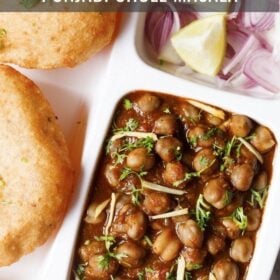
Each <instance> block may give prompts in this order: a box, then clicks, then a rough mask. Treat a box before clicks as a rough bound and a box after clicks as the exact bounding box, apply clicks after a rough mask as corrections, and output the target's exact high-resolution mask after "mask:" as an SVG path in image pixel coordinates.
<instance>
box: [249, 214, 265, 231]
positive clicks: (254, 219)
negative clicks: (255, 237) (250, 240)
mask: <svg viewBox="0 0 280 280" xmlns="http://www.w3.org/2000/svg"><path fill="white" fill-rule="evenodd" d="M246 215H247V219H248V224H247V229H246V230H248V231H255V230H257V229H258V228H259V226H260V224H261V218H262V213H261V210H260V209H250V210H249V211H247V213H246Z"/></svg>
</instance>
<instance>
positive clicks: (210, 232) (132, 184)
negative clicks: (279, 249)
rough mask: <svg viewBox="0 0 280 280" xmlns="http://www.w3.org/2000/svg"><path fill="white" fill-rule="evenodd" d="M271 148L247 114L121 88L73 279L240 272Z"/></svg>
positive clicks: (228, 277) (224, 276)
mask: <svg viewBox="0 0 280 280" xmlns="http://www.w3.org/2000/svg"><path fill="white" fill-rule="evenodd" d="M275 146H276V141H275V139H274V136H273V134H272V133H271V132H270V130H269V129H268V128H267V127H265V126H262V125H260V124H258V123H256V122H255V121H254V120H252V119H250V118H248V117H247V116H243V115H238V114H233V113H230V112H226V111H224V110H221V109H218V108H215V107H213V106H209V105H207V104H203V103H200V102H197V101H194V100H188V99H183V98H179V97H175V96H171V95H166V94H159V93H154V92H146V91H137V92H133V93H130V94H128V95H127V96H126V97H125V98H124V99H123V100H121V102H120V103H119V105H118V107H117V109H116V112H115V115H114V119H113V124H112V127H111V129H110V131H109V134H108V138H107V141H106V143H104V152H103V153H102V155H101V159H100V162H99V166H98V168H97V171H96V175H95V179H94V182H93V192H92V193H91V195H90V201H89V205H88V208H87V209H86V213H85V217H84V219H83V222H82V225H81V229H80V234H79V240H78V245H77V246H78V248H77V250H76V257H75V261H74V265H73V266H74V267H73V279H87V280H90V279H97V280H98V279H104V280H106V279H108V280H110V279H116V280H120V279H139V280H144V279H147V280H163V279H166V280H172V279H178V280H188V279H199V280H206V279H210V280H238V279H245V278H246V273H247V270H248V266H249V263H250V260H251V259H252V256H253V253H254V246H255V242H256V235H257V231H258V229H259V227H260V224H261V220H262V214H263V209H264V206H265V201H266V197H267V194H268V189H269V182H270V178H271V172H272V161H273V155H274V150H275Z"/></svg>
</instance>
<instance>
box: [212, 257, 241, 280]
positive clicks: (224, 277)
mask: <svg viewBox="0 0 280 280" xmlns="http://www.w3.org/2000/svg"><path fill="white" fill-rule="evenodd" d="M212 273H213V274H214V276H215V280H238V279H239V268H238V266H237V265H236V264H235V263H234V262H233V261H231V260H230V259H221V260H219V261H217V262H216V263H215V264H214V266H213V269H212Z"/></svg>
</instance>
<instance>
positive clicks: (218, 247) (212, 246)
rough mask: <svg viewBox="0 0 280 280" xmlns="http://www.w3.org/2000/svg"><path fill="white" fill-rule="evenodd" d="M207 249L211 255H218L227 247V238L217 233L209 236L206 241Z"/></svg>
mask: <svg viewBox="0 0 280 280" xmlns="http://www.w3.org/2000/svg"><path fill="white" fill-rule="evenodd" d="M206 246H207V250H208V252H209V253H210V254H211V255H217V254H218V253H219V252H221V251H222V250H223V249H224V248H225V239H224V238H223V237H221V236H218V235H216V234H212V235H210V236H209V237H208V239H207V242H206Z"/></svg>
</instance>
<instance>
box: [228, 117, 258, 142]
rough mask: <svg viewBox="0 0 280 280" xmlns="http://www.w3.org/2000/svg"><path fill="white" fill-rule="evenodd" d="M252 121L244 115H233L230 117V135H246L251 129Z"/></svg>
mask: <svg viewBox="0 0 280 280" xmlns="http://www.w3.org/2000/svg"><path fill="white" fill-rule="evenodd" d="M252 127H253V124H252V121H251V120H250V119H249V118H247V117H246V116H242V115H234V116H232V117H231V118H230V123H229V130H230V132H231V134H232V135H234V136H237V137H246V136H248V135H249V133H250V131H251V130H252Z"/></svg>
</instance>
